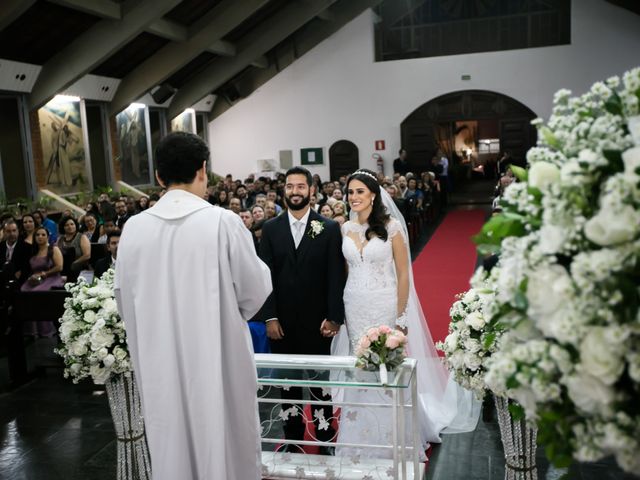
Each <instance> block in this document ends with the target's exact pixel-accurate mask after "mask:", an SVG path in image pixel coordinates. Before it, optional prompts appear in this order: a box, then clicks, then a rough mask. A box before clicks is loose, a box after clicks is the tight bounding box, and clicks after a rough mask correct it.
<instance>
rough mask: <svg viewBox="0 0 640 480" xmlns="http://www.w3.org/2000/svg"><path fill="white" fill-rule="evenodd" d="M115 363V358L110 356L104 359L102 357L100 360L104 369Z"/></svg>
mask: <svg viewBox="0 0 640 480" xmlns="http://www.w3.org/2000/svg"><path fill="white" fill-rule="evenodd" d="M115 362H116V357H114V356H113V355H111V354H109V355H107V356H106V357H104V360H102V363H104V366H105V368H110V367H111V366H112V365H113V364H114V363H115Z"/></svg>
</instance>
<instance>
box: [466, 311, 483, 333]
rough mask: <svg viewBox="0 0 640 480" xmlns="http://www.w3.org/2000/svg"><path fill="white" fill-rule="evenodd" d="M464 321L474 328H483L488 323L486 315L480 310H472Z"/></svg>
mask: <svg viewBox="0 0 640 480" xmlns="http://www.w3.org/2000/svg"><path fill="white" fill-rule="evenodd" d="M464 322H465V323H466V324H467V325H469V326H470V327H471V328H473V329H474V330H481V329H482V327H484V326H485V324H486V322H485V320H484V316H483V315H482V313H480V312H471V313H470V314H469V315H467V318H465V320H464Z"/></svg>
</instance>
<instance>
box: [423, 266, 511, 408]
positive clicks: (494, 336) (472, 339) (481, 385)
mask: <svg viewBox="0 0 640 480" xmlns="http://www.w3.org/2000/svg"><path fill="white" fill-rule="evenodd" d="M498 273H499V272H498V271H497V269H493V270H492V272H491V276H493V278H494V281H495V278H497V276H498ZM491 284H492V282H490V281H489V274H487V272H485V271H484V270H483V269H482V268H480V269H478V271H477V272H476V274H475V275H474V278H473V280H472V281H471V285H472V288H471V289H469V290H468V291H467V292H465V293H463V294H460V295H458V301H456V302H455V303H454V304H453V305H452V307H451V310H450V312H449V316H450V317H451V323H450V324H449V334H448V335H447V338H446V339H445V340H444V342H438V343H437V344H436V348H438V349H439V350H442V351H443V352H444V354H445V358H444V360H445V364H446V366H447V368H448V369H449V370H450V371H451V373H453V375H454V378H455V379H456V381H457V382H458V383H459V384H460V385H461V386H462V387H464V388H466V389H468V390H471V391H473V392H474V393H475V395H476V396H477V397H478V398H480V399H481V398H482V397H483V396H484V394H485V391H486V389H487V387H486V385H485V381H484V375H485V373H486V363H487V360H488V359H489V358H490V357H491V355H492V354H493V353H494V352H495V351H497V349H498V346H499V343H500V337H501V335H502V327H501V326H500V324H499V323H498V322H497V321H496V322H492V321H491V320H490V318H491V317H492V310H493V307H494V305H495V294H494V292H493V290H492V289H491Z"/></svg>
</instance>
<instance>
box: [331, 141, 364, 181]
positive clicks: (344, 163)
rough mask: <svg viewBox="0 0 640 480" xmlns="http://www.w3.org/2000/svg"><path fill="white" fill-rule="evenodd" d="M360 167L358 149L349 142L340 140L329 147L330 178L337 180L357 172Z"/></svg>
mask: <svg viewBox="0 0 640 480" xmlns="http://www.w3.org/2000/svg"><path fill="white" fill-rule="evenodd" d="M359 165H360V160H359V153H358V147H357V146H356V144H355V143H353V142H350V141H349V140H338V141H337V142H335V143H334V144H333V145H331V147H329V176H330V177H331V180H337V179H339V178H340V177H341V176H343V175H349V174H350V173H353V172H355V171H356V170H357V169H358V167H359Z"/></svg>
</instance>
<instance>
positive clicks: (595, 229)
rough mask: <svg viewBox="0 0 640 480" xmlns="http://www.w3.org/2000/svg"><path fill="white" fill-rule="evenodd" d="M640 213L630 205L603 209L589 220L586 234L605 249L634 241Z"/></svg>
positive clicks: (585, 230)
mask: <svg viewBox="0 0 640 480" xmlns="http://www.w3.org/2000/svg"><path fill="white" fill-rule="evenodd" d="M639 223H640V212H638V211H637V210H636V209H635V208H633V207H631V206H629V205H620V206H618V207H617V208H615V209H614V208H602V209H600V212H598V214H597V215H595V216H594V217H592V218H591V219H589V220H588V221H587V223H586V225H585V228H584V233H585V235H586V237H587V238H588V239H589V240H591V241H592V242H593V243H596V244H598V245H601V246H603V247H606V246H610V245H617V244H620V243H623V242H628V241H629V240H632V239H633V238H634V237H635V236H636V235H637V233H638V228H639V227H638V224H639Z"/></svg>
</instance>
